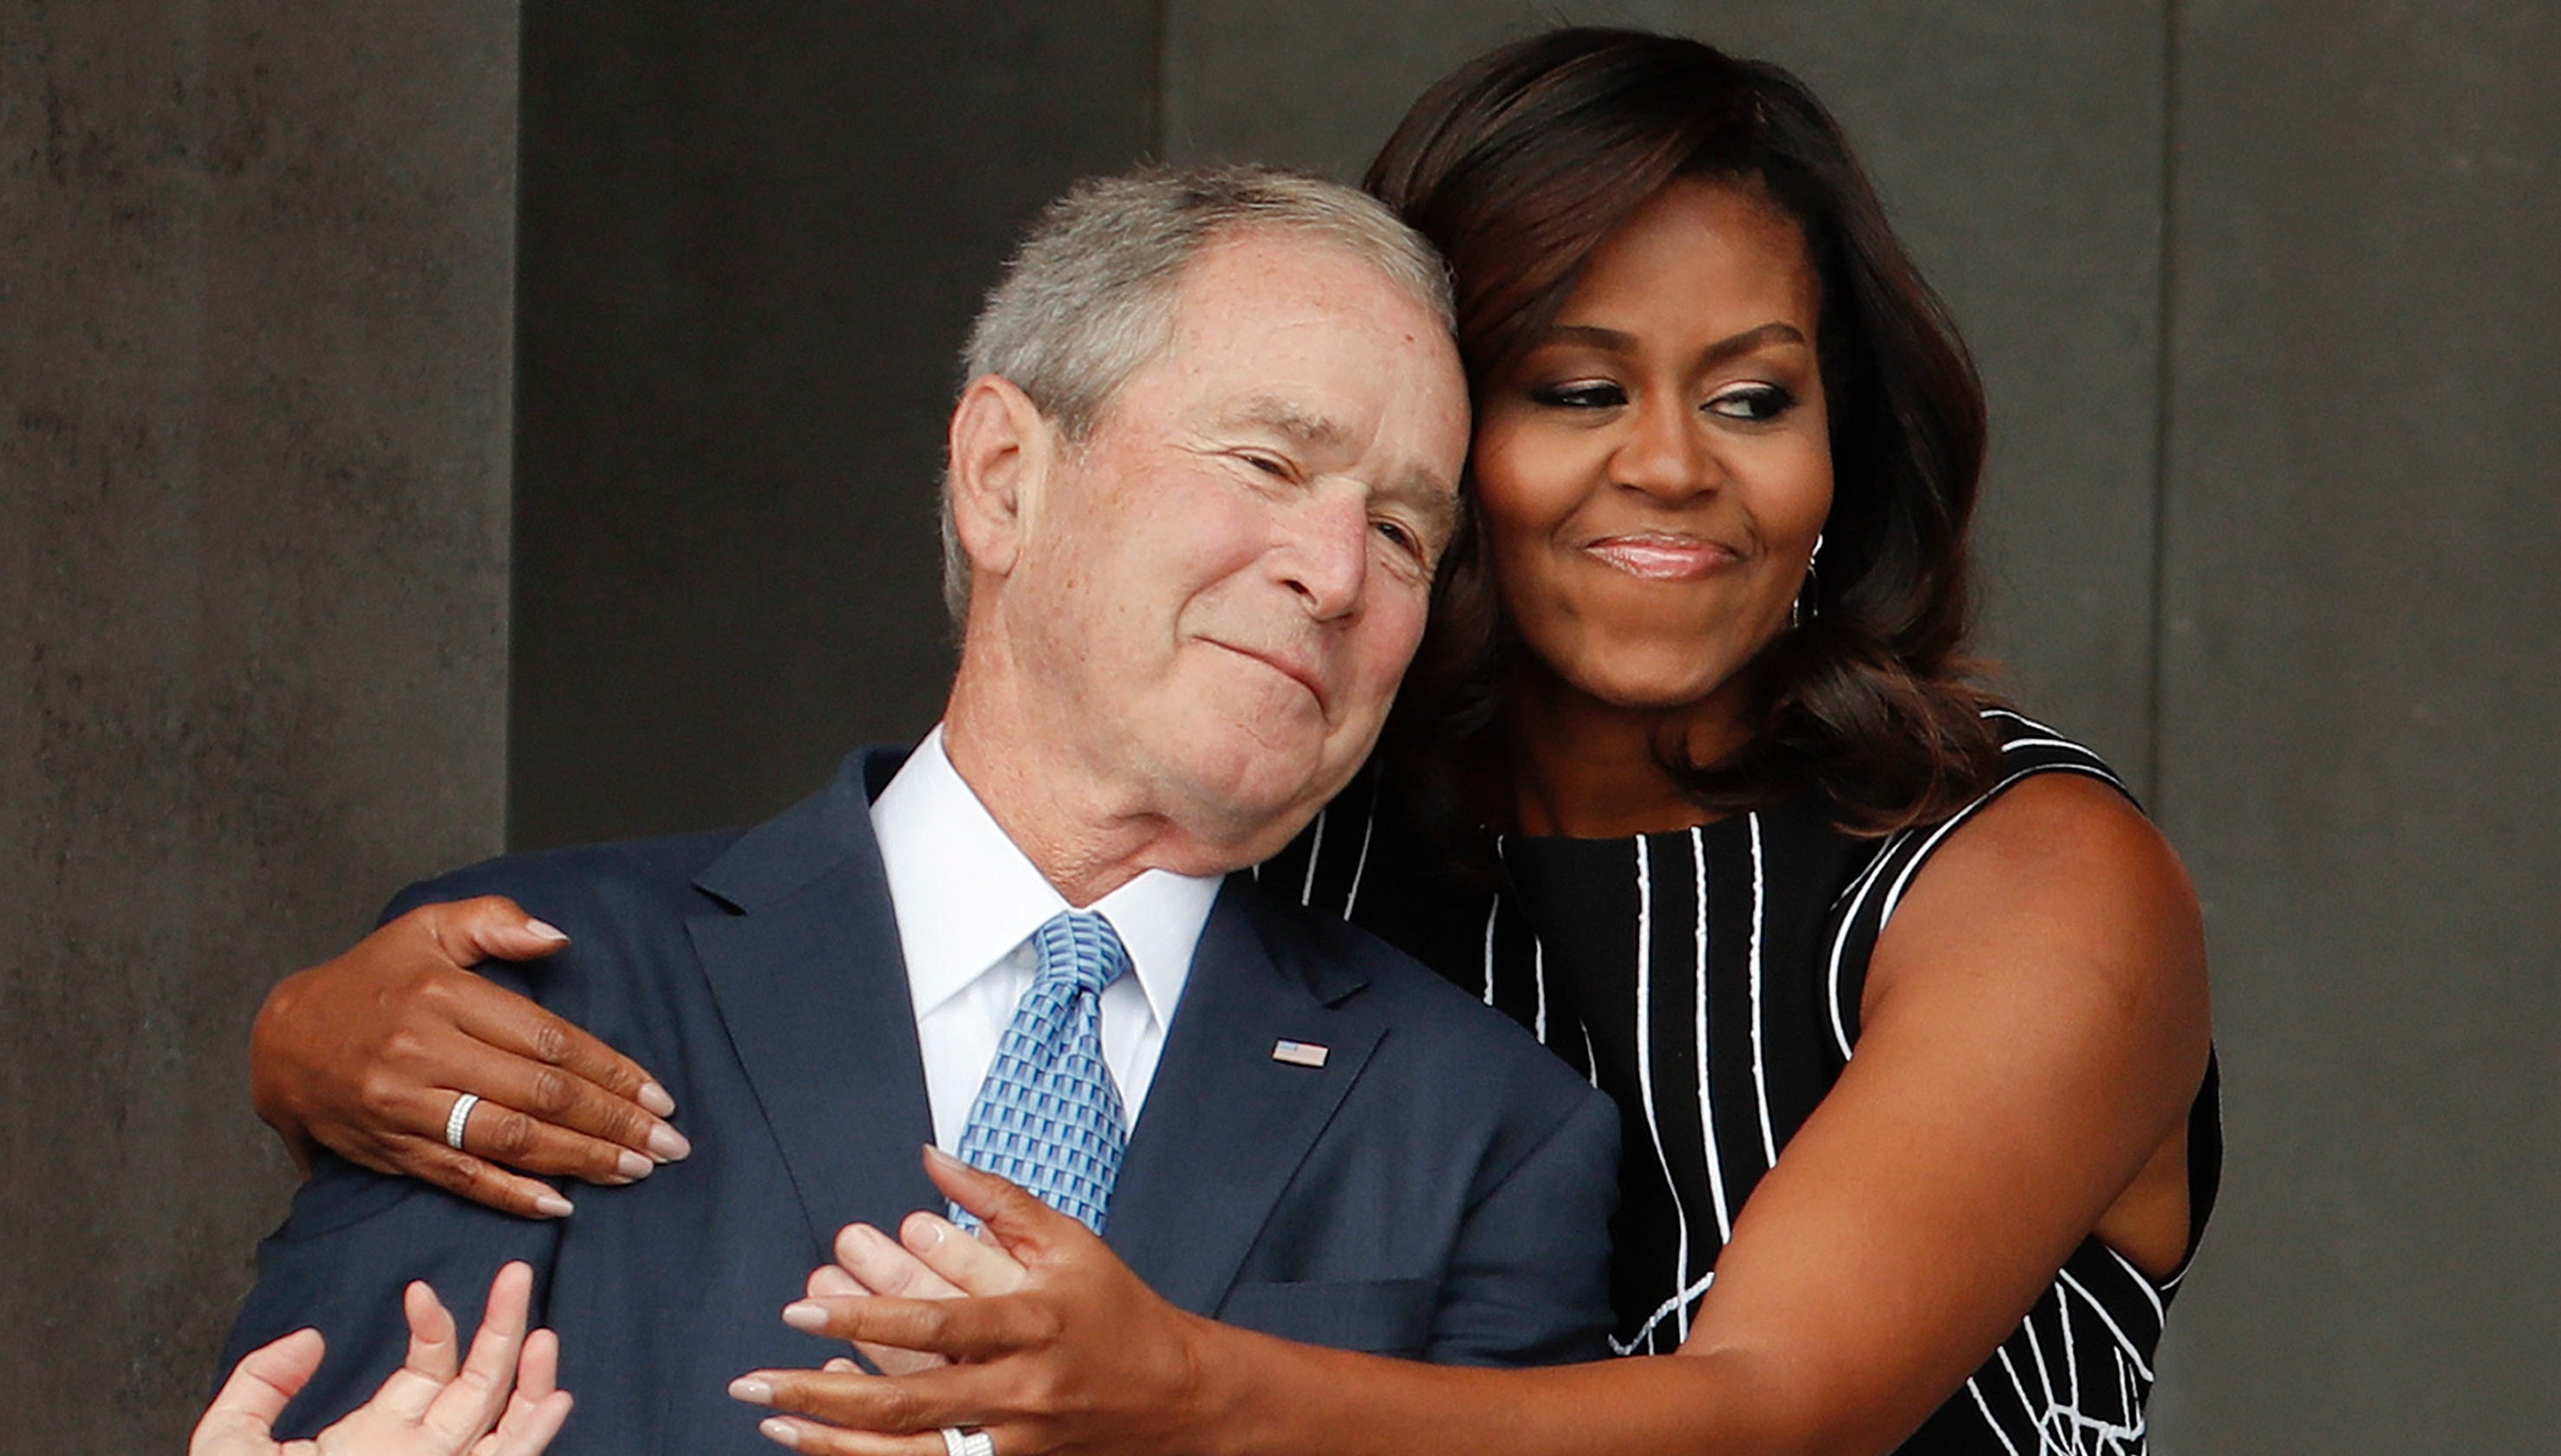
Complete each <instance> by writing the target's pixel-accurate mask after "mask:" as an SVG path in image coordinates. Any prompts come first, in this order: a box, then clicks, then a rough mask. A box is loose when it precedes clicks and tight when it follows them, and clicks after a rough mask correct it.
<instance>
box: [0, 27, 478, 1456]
mask: <svg viewBox="0 0 2561 1456" xmlns="http://www.w3.org/2000/svg"><path fill="white" fill-rule="evenodd" d="M515 52H516V7H515V4H514V0H480V3H462V4H454V5H437V6H430V7H426V8H423V9H418V8H412V7H409V6H405V5H402V6H395V5H385V4H372V3H359V4H351V5H335V6H310V5H301V4H283V3H274V0H79V3H70V0H58V3H48V0H33V3H23V4H17V5H11V6H7V7H0V1409H5V1410H6V1411H7V1413H8V1414H7V1430H6V1434H5V1435H0V1448H5V1449H7V1450H9V1451H13V1452H17V1451H24V1452H74V1451H169V1452H174V1451H177V1450H179V1449H180V1448H181V1447H182V1446H183V1444H184V1441H185V1433H186V1430H187V1428H188V1426H189V1425H190V1424H191V1423H192V1422H193V1421H194V1419H195V1417H196V1413H197V1411H198V1409H199V1407H200V1406H201V1405H202V1403H203V1400H204V1398H205V1392H206V1390H207V1388H208V1385H207V1381H208V1380H209V1378H210V1377H211V1376H212V1375H213V1373H214V1372H213V1363H214V1358H215V1354H216V1351H217V1349H218V1347H219V1343H220V1340H221V1337H222V1334H223V1332H224V1331H225V1329H226V1328H227V1327H228V1326H229V1324H230V1322H231V1319H232V1316H233V1313H234V1311H235V1310H236V1308H237V1306H238V1303H239V1300H240V1297H241V1295H242V1293H243V1292H244V1291H245V1290H246V1289H247V1288H248V1287H249V1281H250V1254H251V1249H252V1247H253V1245H254V1243H255V1242H256V1238H257V1237H258V1235H259V1234H260V1233H262V1232H264V1231H265V1229H266V1228H268V1227H270V1226H272V1224H273V1223H274V1221H275V1219H276V1218H277V1217H278V1216H279V1215H280V1214H281V1213H282V1212H283V1202H284V1195H285V1192H286V1189H287V1187H288V1184H289V1177H290V1175H289V1171H288V1169H287V1166H286V1160H285V1158H284V1156H283V1153H282V1151H281V1150H280V1149H279V1148H278V1147H276V1145H275V1144H274V1142H273V1140H272V1139H270V1138H269V1137H268V1136H267V1135H266V1134H265V1132H264V1130H263V1129H261V1128H259V1127H258V1126H257V1124H256V1121H255V1119H253V1118H252V1117H251V1115H250V1112H249V1107H248V1098H247V1095H246V1087H245V1084H244V1083H245V1078H244V1076H243V1064H242V1063H243V1055H242V1052H243V1046H244V1041H245V1034H246V1032H247V1029H248V1025H249V1019H250V1013H251V1010H252V1008H253V1007H255V1006H256V1003H257V999H258V997H259V995H260V993H262V992H263V991H264V989H265V987H266V985H267V983H268V982H269V981H270V980H272V979H273V978H274V976H275V975H276V974H277V973H278V972H279V971H280V970H282V969H284V968H286V967H289V966H292V965H296V964H299V963H302V962H304V961H307V960H311V959H314V958H317V957H318V956H319V955H321V954H324V953H326V952H327V951H328V950H329V949H331V948H334V947H336V946H339V945H342V944H344V943H345V942H346V940H347V939H348V938H350V937H352V936H353V935H355V934H356V933H357V932H358V931H359V930H361V929H362V928H363V927H364V926H365V925H367V924H369V923H370V922H371V919H372V916H373V912H374V910H375V909H376V908H377V907H378V906H379V905H380V904H381V903H382V901H383V899H384V898H385V897H386V896H387V895H388V894H389V893H390V892H391V891H392V890H394V889H395V888H397V887H398V886H399V885H400V884H401V883H402V882H404V881H406V880H409V879H412V878H414V877H416V876H418V875H421V874H424V873H427V871H430V870H432V869H434V868H435V867H437V866H440V865H445V864H450V863H453V862H455V861H458V860H468V859H476V858H478V857H480V856H482V855H486V854H488V853H490V852H492V851H494V850H495V849H496V848H497V847H498V842H499V837H500V828H501V808H502V801H503V795H504V771H505V762H504V754H505V739H504V736H503V734H504V729H505V719H504V692H505V667H506V646H505V643H506V555H507V548H506V520H507V479H506V468H507V454H506V452H507V398H508V390H507V359H508V346H507V336H508V328H509V311H510V310H509V291H508V287H509V277H510V274H511V271H512V263H511V257H512V251H513V248H512V242H511V222H512V214H513V186H512V181H513V168H514V155H515V115H516V87H515Z"/></svg>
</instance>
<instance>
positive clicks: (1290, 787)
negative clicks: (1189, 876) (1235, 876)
mask: <svg viewBox="0 0 2561 1456" xmlns="http://www.w3.org/2000/svg"><path fill="white" fill-rule="evenodd" d="M1196 746H1197V745H1196ZM1357 767H1359V760H1358V759H1357V758H1355V759H1353V760H1351V761H1350V762H1349V763H1347V764H1340V763H1336V762H1333V761H1331V760H1330V759H1329V758H1328V756H1327V755H1326V754H1325V753H1324V752H1323V751H1322V748H1321V747H1313V748H1309V749H1306V750H1303V751H1298V752H1293V751H1290V750H1288V749H1285V748H1276V747H1275V746H1274V745H1272V744H1270V743H1269V742H1267V741H1260V740H1250V739H1249V741H1248V743H1247V744H1246V745H1244V746H1242V747H1239V748H1237V749H1235V750H1233V751H1230V752H1225V753H1213V754H1207V755H1203V757H1202V759H1201V760H1199V761H1196V762H1195V763H1194V764H1193V765H1191V768H1192V771H1191V772H1190V773H1188V774H1186V775H1185V777H1186V779H1187V780H1188V782H1187V783H1186V785H1185V786H1184V787H1183V788H1182V789H1181V790H1179V791H1178V792H1176V793H1175V794H1172V795H1169V796H1168V797H1169V798H1171V799H1173V800H1174V801H1175V803H1176V807H1174V808H1173V810H1172V812H1171V813H1170V814H1169V816H1168V817H1170V818H1171V819H1173V820H1174V822H1175V824H1176V826H1177V827H1178V828H1180V829H1181V830H1182V831H1183V837H1184V839H1186V840H1187V841H1189V842H1190V843H1191V844H1193V845H1195V846H1197V847H1198V857H1199V859H1200V860H1201V862H1202V864H1201V868H1199V869H1196V870H1193V871H1191V872H1190V873H1193V874H1211V873H1223V872H1226V871H1230V870H1242V869H1244V868H1246V867H1247V866H1249V865H1257V864H1260V863H1262V862H1263V861H1265V860H1268V859H1270V858H1271V857H1272V856H1273V855H1274V854H1276V853H1278V852H1279V851H1280V849H1281V846H1282V845H1285V844H1287V843H1288V842H1289V841H1290V840H1291V839H1292V838H1294V837H1295V836H1296V835H1297V833H1298V831H1300V830H1302V829H1304V828H1306V827H1307V824H1308V822H1309V821H1310V820H1312V819H1314V818H1315V817H1316V811H1318V810H1319V809H1322V808H1323V807H1324V806H1325V803H1326V801H1327V800H1330V799H1331V798H1333V796H1334V795H1335V794H1336V793H1337V792H1339V791H1340V790H1341V789H1342V786H1343V784H1344V783H1345V782H1347V781H1348V780H1349V779H1350V777H1351V772H1352V770H1353V769H1355V768H1357ZM1187 857H1188V856H1187Z"/></svg>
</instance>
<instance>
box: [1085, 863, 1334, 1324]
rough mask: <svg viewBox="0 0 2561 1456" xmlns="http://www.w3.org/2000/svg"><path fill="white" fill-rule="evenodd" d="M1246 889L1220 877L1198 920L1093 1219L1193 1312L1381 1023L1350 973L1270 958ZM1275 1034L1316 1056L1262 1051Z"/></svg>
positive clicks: (1209, 1300)
mask: <svg viewBox="0 0 2561 1456" xmlns="http://www.w3.org/2000/svg"><path fill="white" fill-rule="evenodd" d="M1259 893H1260V891H1257V890H1253V889H1252V888H1251V886H1250V885H1247V884H1246V883H1245V882H1244V881H1243V880H1242V879H1241V878H1239V879H1231V880H1230V881H1229V882H1228V884H1227V886H1226V887H1225V888H1224V889H1223V890H1221V891H1220V894H1219V898H1218V903H1217V904H1216V905H1215V906H1214V907H1213V908H1212V909H1211V911H1210V917H1209V923H1208V924H1207V925H1206V926H1204V927H1203V928H1202V931H1201V940H1200V948H1199V950H1198V951H1196V952H1195V953H1194V955H1193V957H1192V972H1191V977H1190V979H1189V980H1188V981H1187V982H1186V984H1185V988H1184V991H1183V1000H1182V1005H1181V1007H1180V1009H1179V1010H1177V1011H1176V1012H1175V1014H1174V1024H1173V1026H1172V1027H1171V1028H1169V1029H1168V1031H1167V1034H1166V1038H1165V1051H1164V1055H1163V1056H1162V1058H1161V1059H1160V1060H1159V1061H1158V1063H1157V1066H1156V1075H1155V1079H1154V1081H1153V1082H1151V1083H1150V1084H1149V1088H1148V1092H1147V1100H1146V1103H1145V1105H1144V1106H1143V1107H1142V1108H1141V1110H1140V1112H1139V1114H1138V1124H1137V1126H1136V1127H1135V1128H1133V1129H1132V1130H1131V1133H1130V1138H1129V1150H1128V1154H1127V1157H1126V1158H1125V1159H1124V1160H1123V1162H1122V1164H1121V1169H1120V1177H1119V1181H1118V1183H1117V1184H1116V1185H1115V1186H1114V1188H1113V1190H1112V1194H1111V1212H1110V1216H1109V1218H1108V1219H1107V1220H1106V1223H1105V1231H1106V1233H1107V1235H1108V1238H1109V1241H1110V1244H1111V1246H1112V1248H1113V1249H1114V1250H1116V1251H1117V1252H1118V1253H1119V1254H1120V1256H1121V1257H1122V1258H1123V1259H1124V1260H1126V1261H1127V1262H1128V1264H1129V1267H1130V1268H1131V1269H1133V1270H1135V1271H1136V1272H1137V1274H1138V1275H1139V1277H1140V1278H1143V1279H1145V1280H1146V1281H1147V1283H1148V1284H1150V1285H1151V1286H1153V1287H1154V1289H1155V1290H1156V1292H1157V1293H1158V1294H1160V1295H1162V1296H1164V1297H1165V1298H1166V1299H1168V1300H1170V1301H1172V1302H1173V1303H1174V1304H1176V1305H1179V1306H1181V1307H1182V1308H1184V1309H1188V1310H1193V1311H1196V1312H1198V1313H1203V1314H1207V1313H1210V1312H1212V1311H1214V1310H1215V1309H1216V1308H1217V1307H1218V1303H1219V1301H1220V1300H1221V1299H1222V1298H1224V1297H1225V1295H1226V1293H1227V1290H1228V1286H1229V1285H1231V1284H1232V1283H1234V1282H1235V1278H1236V1271H1237V1269H1238V1268H1239V1267H1240V1266H1241V1265H1242V1264H1243V1263H1244V1260H1245V1256H1246V1254H1247V1252H1248V1251H1249V1250H1251V1249H1252V1248H1253V1246H1254V1241H1255V1239H1256V1238H1257V1237H1259V1236H1260V1235H1261V1233H1262V1231H1263V1228H1264V1225H1265V1224H1266V1223H1267V1222H1269V1221H1270V1219H1271V1217H1272V1213H1273V1210H1274V1209H1275V1207H1276V1206H1277V1205H1278V1204H1279V1203H1280V1200H1281V1193H1282V1191H1283V1190H1284V1189H1286V1188H1287V1186H1288V1183H1289V1180H1290V1179H1291V1177H1292V1176H1294V1175H1295V1174H1296V1172H1297V1170H1298V1165H1299V1164H1300V1162H1302V1161H1303V1160H1304V1159H1305V1157H1306V1155H1307V1150H1308V1149H1309V1148H1311V1147H1313V1146H1314V1145H1315V1142H1316V1139H1317V1137H1318V1136H1319V1135H1320V1134H1322V1133H1323V1131H1324V1129H1325V1124H1326V1123H1327V1122H1328V1121H1329V1120H1330V1119H1331V1118H1332V1117H1333V1115H1334V1109H1335V1108H1336V1107H1337V1106H1339V1105H1340V1104H1341V1102H1342V1100H1343V1096H1344V1094H1345V1093H1346V1092H1348V1091H1349V1090H1350V1089H1351V1085H1352V1083H1353V1081H1354V1080H1356V1079H1357V1078H1358V1077H1359V1075H1360V1070H1361V1067H1362V1066H1363V1065H1364V1064H1365V1063H1366V1062H1367V1061H1368V1059H1369V1055H1370V1052H1371V1051H1372V1050H1373V1049H1374V1048H1376V1046H1377V1045H1378V1040H1379V1037H1380V1036H1381V1034H1382V1032H1383V1030H1384V1028H1383V1027H1382V1025H1381V1024H1380V1022H1379V1019H1378V1018H1377V1017H1376V1016H1375V1015H1373V1014H1372V1012H1371V1009H1370V1008H1371V1005H1372V1003H1371V1002H1370V1001H1369V1000H1366V999H1364V998H1359V997H1354V996H1352V995H1351V993H1352V992H1353V991H1356V990H1358V989H1359V987H1360V986H1361V985H1363V984H1365V982H1364V981H1363V980H1362V979H1361V978H1360V977H1359V976H1358V975H1357V974H1356V973H1352V972H1348V971H1346V970H1345V969H1343V968H1342V967H1340V966H1309V965H1302V964H1298V963H1296V962H1295V958H1294V957H1292V958H1291V963H1289V964H1285V965H1284V964H1281V963H1278V962H1276V961H1275V959H1274V955H1273V950H1272V942H1271V941H1270V940H1269V939H1268V938H1267V937H1266V936H1265V935H1264V934H1263V933H1262V927H1261V925H1260V924H1259V917H1260V915H1261V914H1263V913H1268V910H1266V909H1265V908H1264V907H1262V906H1259V905H1257V904H1256V903H1255V899H1254V897H1255V896H1256V895H1257V894H1259ZM1282 1039H1287V1040H1290V1041H1295V1042H1304V1043H1311V1044H1314V1045H1316V1046H1321V1047H1324V1048H1326V1049H1327V1053H1326V1058H1325V1064H1324V1065H1323V1066H1321V1067H1309V1066H1297V1065H1291V1064H1287V1063H1283V1062H1280V1061H1276V1060H1274V1059H1273V1055H1272V1052H1273V1044H1274V1043H1276V1042H1278V1041H1281V1040H1282Z"/></svg>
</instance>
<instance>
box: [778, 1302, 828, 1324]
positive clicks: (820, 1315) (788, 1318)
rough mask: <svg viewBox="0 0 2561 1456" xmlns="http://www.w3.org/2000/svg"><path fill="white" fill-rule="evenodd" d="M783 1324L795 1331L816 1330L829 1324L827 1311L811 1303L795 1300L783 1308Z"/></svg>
mask: <svg viewBox="0 0 2561 1456" xmlns="http://www.w3.org/2000/svg"><path fill="white" fill-rule="evenodd" d="M782 1323H784V1324H786V1325H789V1326H790V1327H791V1328H792V1329H795V1330H815V1329H819V1328H821V1327H823V1326H824V1325H825V1324H826V1323H827V1311H826V1310H825V1309H824V1308H822V1307H820V1306H818V1305H814V1304H811V1303H810V1302H809V1301H807V1300H805V1299H802V1300H795V1301H793V1302H792V1303H790V1304H786V1305H784V1306H783V1307H782Z"/></svg>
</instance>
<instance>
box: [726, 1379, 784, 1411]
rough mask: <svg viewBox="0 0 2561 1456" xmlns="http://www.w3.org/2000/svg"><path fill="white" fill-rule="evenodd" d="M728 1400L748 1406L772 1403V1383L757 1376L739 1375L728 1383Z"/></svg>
mask: <svg viewBox="0 0 2561 1456" xmlns="http://www.w3.org/2000/svg"><path fill="white" fill-rule="evenodd" d="M729 1398H731V1399H732V1400H744V1401H746V1402H747V1403H748V1404H750V1405H770V1404H772V1403H773V1382H772V1381H770V1380H768V1379H765V1378H763V1377H761V1376H758V1375H741V1376H739V1377H738V1378H737V1379H735V1380H732V1381H730V1382H729Z"/></svg>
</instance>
